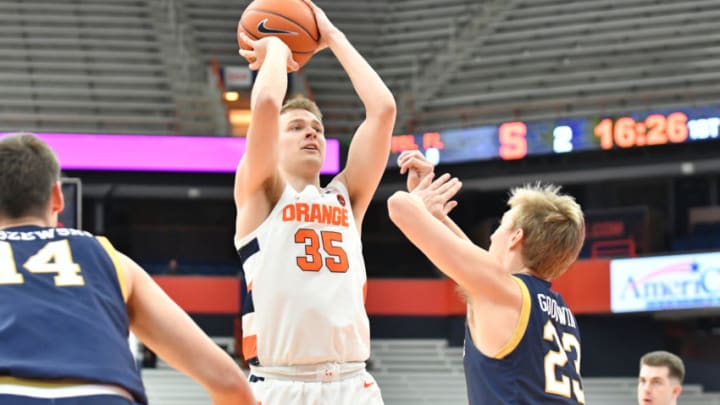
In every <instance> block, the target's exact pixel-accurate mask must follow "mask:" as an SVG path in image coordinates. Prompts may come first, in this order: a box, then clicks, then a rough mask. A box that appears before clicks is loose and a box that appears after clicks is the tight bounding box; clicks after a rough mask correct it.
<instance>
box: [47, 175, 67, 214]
mask: <svg viewBox="0 0 720 405" xmlns="http://www.w3.org/2000/svg"><path fill="white" fill-rule="evenodd" d="M63 208H65V199H64V198H63V193H62V185H61V184H60V181H56V182H55V184H53V188H52V192H51V193H50V209H51V210H52V213H53V214H57V213H59V212H61V211H62V210H63Z"/></svg>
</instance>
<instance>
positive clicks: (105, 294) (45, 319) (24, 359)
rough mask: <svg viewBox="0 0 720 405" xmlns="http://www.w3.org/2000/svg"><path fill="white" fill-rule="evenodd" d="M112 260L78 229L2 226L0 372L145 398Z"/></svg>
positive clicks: (101, 244)
mask: <svg viewBox="0 0 720 405" xmlns="http://www.w3.org/2000/svg"><path fill="white" fill-rule="evenodd" d="M117 259H118V258H117V253H116V252H115V250H114V249H113V247H112V245H111V244H110V243H109V242H108V241H107V239H105V238H103V237H95V236H93V235H92V234H90V233H87V232H84V231H78V230H74V229H64V228H42V227H38V226H22V227H14V228H8V229H4V230H0V342H2V344H0V375H5V376H11V377H16V378H23V379H45V380H52V379H71V380H80V381H87V382H90V383H101V384H112V385H117V386H121V387H124V388H125V389H126V390H127V391H129V392H130V393H131V394H132V395H133V396H134V397H135V400H136V401H137V402H140V403H143V404H145V403H147V398H146V395H145V390H144V387H143V384H142V380H141V379H140V374H139V372H138V370H137V368H136V366H135V361H134V359H133V356H132V354H131V352H130V348H129V346H128V341H127V338H128V316H127V310H126V306H125V294H126V292H125V287H124V278H123V275H122V269H121V266H120V265H119V263H118V261H117Z"/></svg>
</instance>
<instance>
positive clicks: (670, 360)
mask: <svg viewBox="0 0 720 405" xmlns="http://www.w3.org/2000/svg"><path fill="white" fill-rule="evenodd" d="M643 365H646V366H651V367H667V368H668V371H669V372H668V376H670V377H674V378H677V379H678V380H679V381H680V384H682V382H683V380H684V379H685V364H683V361H682V359H681V358H680V357H678V356H676V355H675V354H673V353H670V352H666V351H664V350H658V351H654V352H650V353H646V354H645V355H644V356H642V357H641V358H640V367H642V366H643Z"/></svg>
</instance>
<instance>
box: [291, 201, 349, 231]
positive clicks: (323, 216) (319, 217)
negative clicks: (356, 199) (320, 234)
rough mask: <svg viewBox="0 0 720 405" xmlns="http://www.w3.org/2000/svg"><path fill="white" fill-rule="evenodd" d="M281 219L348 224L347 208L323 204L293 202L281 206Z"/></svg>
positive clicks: (344, 225)
mask: <svg viewBox="0 0 720 405" xmlns="http://www.w3.org/2000/svg"><path fill="white" fill-rule="evenodd" d="M282 220H283V221H284V222H289V221H301V222H315V223H319V224H326V225H336V226H343V227H347V226H348V209H347V208H343V207H336V206H332V205H325V204H308V203H294V204H288V205H286V206H284V207H283V210H282Z"/></svg>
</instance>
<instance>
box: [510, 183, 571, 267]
mask: <svg viewBox="0 0 720 405" xmlns="http://www.w3.org/2000/svg"><path fill="white" fill-rule="evenodd" d="M559 192H560V187H558V186H555V185H543V184H540V183H537V184H534V185H525V186H523V187H517V188H514V189H512V190H511V191H510V199H509V200H508V205H509V206H510V207H511V208H517V209H516V212H515V215H514V217H513V218H512V221H513V223H512V225H513V227H514V228H520V229H522V230H523V234H524V238H523V243H522V250H521V255H522V260H523V264H524V265H525V266H526V267H528V268H530V269H532V270H534V271H535V272H536V273H538V275H539V276H540V277H542V278H544V279H547V280H550V279H553V278H555V277H558V276H560V275H562V274H563V273H564V272H565V271H566V270H567V269H568V267H570V265H571V264H572V263H573V262H574V261H575V260H576V259H577V257H578V254H579V253H580V249H581V248H582V245H583V242H584V241H585V219H584V217H583V212H582V209H581V208H580V205H579V204H578V203H577V202H576V201H575V199H574V198H573V197H571V196H569V195H564V194H560V193H559Z"/></svg>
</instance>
